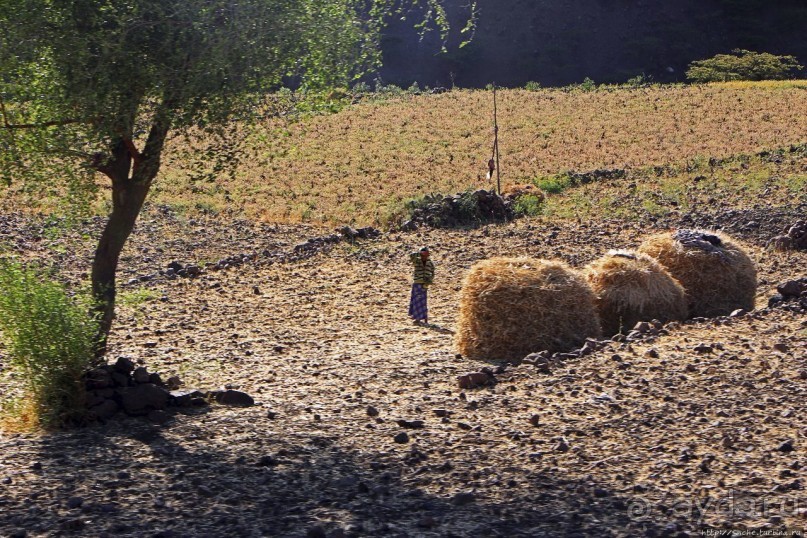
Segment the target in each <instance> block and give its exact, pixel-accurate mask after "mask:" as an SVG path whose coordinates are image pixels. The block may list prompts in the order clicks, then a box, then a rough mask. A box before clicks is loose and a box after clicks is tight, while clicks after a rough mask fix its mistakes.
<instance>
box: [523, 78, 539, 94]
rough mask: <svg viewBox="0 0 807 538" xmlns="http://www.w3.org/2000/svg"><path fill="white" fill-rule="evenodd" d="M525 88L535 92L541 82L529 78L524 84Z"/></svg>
mask: <svg viewBox="0 0 807 538" xmlns="http://www.w3.org/2000/svg"><path fill="white" fill-rule="evenodd" d="M525 89H527V90H529V91H531V92H537V91H538V90H540V89H541V83H540V82H535V81H533V80H531V81H529V82H527V85H526V86H525Z"/></svg>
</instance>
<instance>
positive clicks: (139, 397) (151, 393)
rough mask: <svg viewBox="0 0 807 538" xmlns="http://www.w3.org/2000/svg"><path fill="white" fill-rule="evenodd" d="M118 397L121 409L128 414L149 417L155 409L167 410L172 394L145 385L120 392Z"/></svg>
mask: <svg viewBox="0 0 807 538" xmlns="http://www.w3.org/2000/svg"><path fill="white" fill-rule="evenodd" d="M118 396H119V397H120V404H121V407H123V410H124V411H125V412H126V413H127V414H129V415H147V414H148V413H149V412H150V411H154V410H155V409H156V410H159V409H165V408H166V407H167V406H168V399H169V397H170V394H169V392H168V391H167V390H165V389H163V388H160V387H158V386H157V385H153V384H151V383H143V384H142V385H136V386H134V387H126V388H123V389H120V390H118Z"/></svg>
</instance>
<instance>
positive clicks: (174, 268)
mask: <svg viewBox="0 0 807 538" xmlns="http://www.w3.org/2000/svg"><path fill="white" fill-rule="evenodd" d="M168 269H169V270H171V271H173V272H175V273H178V272H180V271H181V270H183V269H185V266H184V265H183V264H181V263H179V262H178V261H176V260H175V261H172V262H171V263H169V264H168Z"/></svg>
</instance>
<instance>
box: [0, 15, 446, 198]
mask: <svg viewBox="0 0 807 538" xmlns="http://www.w3.org/2000/svg"><path fill="white" fill-rule="evenodd" d="M409 6H422V7H423V8H424V10H423V12H424V19H423V20H422V21H421V23H420V25H419V27H420V28H421V29H422V30H423V31H426V30H429V29H433V28H437V29H438V30H439V31H440V33H441V35H442V36H443V38H444V39H445V38H446V36H447V31H448V23H447V20H446V16H445V11H444V9H443V7H442V6H441V4H440V1H439V0H407V1H405V2H398V1H396V0H368V1H367V2H355V1H354V0H340V1H334V0H298V1H293V2H292V1H288V0H244V1H242V2H235V3H234V2H230V1H228V0H132V1H123V0H110V1H109V2H88V1H85V0H65V1H63V2H51V1H49V0H4V1H3V2H2V3H0V26H2V27H3V28H4V32H2V33H1V34H0V73H2V77H0V105H2V110H0V115H1V116H2V117H0V180H2V181H4V182H6V183H7V184H8V183H11V182H12V181H23V182H39V183H41V184H49V183H50V184H52V183H53V180H54V178H55V179H58V180H59V181H58V183H59V184H61V185H64V183H63V180H70V181H72V182H74V183H76V184H80V185H92V184H93V183H92V181H91V179H92V174H93V173H94V172H95V171H97V170H101V169H102V168H103V166H104V165H105V164H106V163H108V162H109V161H110V159H111V157H112V151H113V148H114V147H115V143H116V141H117V140H120V139H122V138H123V139H126V138H131V139H132V140H133V141H134V142H135V143H136V146H138V147H139V148H144V149H143V150H142V151H143V154H144V158H152V162H153V164H152V166H154V167H155V168H159V153H161V152H162V146H161V145H156V144H155V145H153V147H149V142H150V141H151V142H156V141H157V140H156V138H153V135H154V134H156V133H157V131H155V126H156V127H159V128H160V129H162V128H164V127H166V126H168V128H169V129H170V130H171V131H173V132H177V131H179V132H187V131H193V132H195V133H198V131H199V130H203V131H206V132H207V133H208V134H209V135H212V137H208V139H211V140H214V143H213V147H214V149H213V150H212V151H196V152H195V153H194V154H195V156H196V158H197V159H209V160H214V161H215V162H216V167H217V170H216V172H220V171H221V170H222V169H223V168H224V167H225V166H226V165H227V164H234V163H236V162H237V161H238V159H239V158H242V157H243V155H241V154H240V153H239V152H238V151H236V150H234V149H233V146H234V145H235V143H237V142H238V141H239V137H238V136H235V135H237V130H235V129H232V128H228V127H229V120H231V119H236V120H239V121H240V122H244V121H245V120H247V119H254V118H257V117H260V116H262V115H264V114H266V113H269V114H273V113H277V110H276V109H273V108H272V107H271V106H269V105H267V103H266V100H265V96H266V95H267V94H268V93H270V92H273V91H276V90H277V89H279V88H280V87H281V86H283V84H284V83H285V82H287V81H293V82H294V83H296V84H298V85H299V86H300V87H301V88H304V89H309V90H322V89H325V88H329V87H348V86H349V84H350V83H351V82H353V81H355V80H357V79H358V77H360V76H361V75H363V74H365V73H367V72H368V71H369V70H372V69H374V68H375V67H377V66H378V65H379V64H380V60H381V57H380V51H379V47H378V42H379V38H380V33H381V30H382V28H383V27H384V24H385V21H386V19H387V18H388V17H390V16H392V15H394V14H395V13H400V12H401V10H403V9H405V8H406V7H409ZM334 101H335V104H333V105H331V108H333V107H338V106H341V102H342V100H340V99H336V100H334ZM323 106H328V105H323ZM158 130H159V129H158ZM216 137H218V138H217V139H216ZM74 190H75V191H76V192H81V190H80V189H74Z"/></svg>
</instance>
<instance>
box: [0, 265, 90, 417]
mask: <svg viewBox="0 0 807 538" xmlns="http://www.w3.org/2000/svg"><path fill="white" fill-rule="evenodd" d="M89 306H90V304H89V301H88V300H87V299H86V297H85V296H83V295H77V296H74V297H71V296H69V295H68V293H67V292H66V290H65V288H64V287H63V286H62V285H60V284H58V283H56V282H53V281H50V280H48V278H47V275H45V274H43V272H42V271H40V270H34V269H30V268H25V267H23V266H21V265H19V264H18V263H16V262H13V261H9V260H3V261H0V337H2V342H3V345H4V346H5V349H6V352H7V354H8V359H9V366H10V367H11V369H12V370H13V372H14V374H15V378H16V379H17V380H18V381H19V382H20V383H22V384H23V385H24V387H23V388H24V390H25V392H26V395H25V398H27V399H29V402H28V404H29V405H28V406H22V407H30V408H32V409H33V411H34V414H35V417H36V418H35V420H34V422H36V423H37V425H38V426H42V427H54V426H59V425H62V424H65V423H67V422H70V421H73V420H77V419H80V418H81V415H82V410H83V407H84V386H83V384H82V381H81V376H82V374H83V373H84V372H85V371H86V370H87V368H89V367H90V365H91V363H92V360H93V352H94V348H95V338H96V336H97V331H98V325H97V323H96V322H95V320H94V319H92V318H91V317H90V315H89V314H88V312H89ZM17 407H18V408H20V407H21V406H20V405H19V403H18V404H17Z"/></svg>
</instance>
